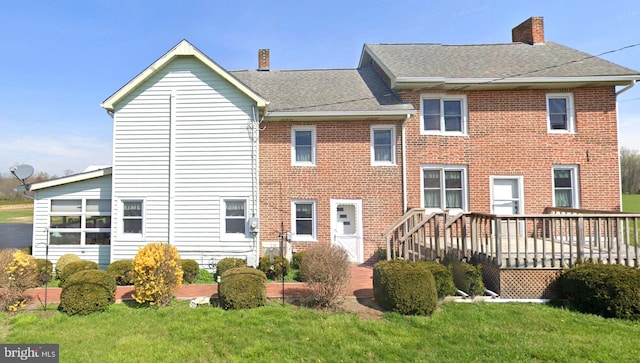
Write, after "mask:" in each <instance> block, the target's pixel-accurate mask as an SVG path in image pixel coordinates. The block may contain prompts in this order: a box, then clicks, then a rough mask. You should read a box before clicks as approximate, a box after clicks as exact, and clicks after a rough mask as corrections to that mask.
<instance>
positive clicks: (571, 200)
mask: <svg viewBox="0 0 640 363" xmlns="http://www.w3.org/2000/svg"><path fill="white" fill-rule="evenodd" d="M553 206H554V207H560V208H579V203H578V166H576V165H562V166H554V167H553Z"/></svg>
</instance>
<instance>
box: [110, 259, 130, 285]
mask: <svg viewBox="0 0 640 363" xmlns="http://www.w3.org/2000/svg"><path fill="white" fill-rule="evenodd" d="M107 272H108V273H110V274H111V275H112V276H113V277H114V278H115V279H116V285H118V286H128V285H133V260H119V261H113V262H111V263H110V264H109V266H107Z"/></svg>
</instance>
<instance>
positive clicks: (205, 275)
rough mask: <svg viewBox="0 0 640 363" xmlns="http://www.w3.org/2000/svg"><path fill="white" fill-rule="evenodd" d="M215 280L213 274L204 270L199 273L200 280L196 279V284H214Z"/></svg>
mask: <svg viewBox="0 0 640 363" xmlns="http://www.w3.org/2000/svg"><path fill="white" fill-rule="evenodd" d="M214 282H215V280H214V279H213V274H212V273H211V272H209V271H207V270H205V269H203V268H201V269H200V270H199V271H198V278H197V279H196V284H212V283H214Z"/></svg>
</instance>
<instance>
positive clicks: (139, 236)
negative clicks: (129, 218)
mask: <svg viewBox="0 0 640 363" xmlns="http://www.w3.org/2000/svg"><path fill="white" fill-rule="evenodd" d="M125 202H141V203H142V206H141V208H142V216H141V217H142V233H125V231H124V218H125V217H124V203H125ZM146 205H147V202H146V200H145V199H144V198H125V199H120V201H119V203H118V215H119V217H118V235H120V236H123V237H125V238H127V239H134V240H143V239H144V236H145V230H146V224H147V223H146V220H147V216H146V209H147V208H146ZM111 223H112V225H113V219H112V220H111Z"/></svg>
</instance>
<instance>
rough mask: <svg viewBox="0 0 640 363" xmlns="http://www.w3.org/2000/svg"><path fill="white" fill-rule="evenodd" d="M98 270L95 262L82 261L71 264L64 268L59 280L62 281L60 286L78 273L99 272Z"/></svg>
mask: <svg viewBox="0 0 640 363" xmlns="http://www.w3.org/2000/svg"><path fill="white" fill-rule="evenodd" d="M97 269H98V264H97V263H95V262H93V261H85V260H80V261H74V262H69V263H68V264H66V265H65V266H64V268H63V269H62V272H61V273H60V275H59V276H58V278H59V279H60V284H64V282H65V281H66V280H67V279H68V278H69V276H71V275H73V274H74V273H76V272H78V271H82V270H97Z"/></svg>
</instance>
